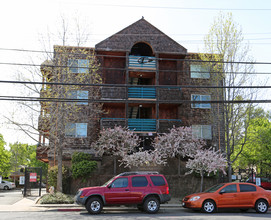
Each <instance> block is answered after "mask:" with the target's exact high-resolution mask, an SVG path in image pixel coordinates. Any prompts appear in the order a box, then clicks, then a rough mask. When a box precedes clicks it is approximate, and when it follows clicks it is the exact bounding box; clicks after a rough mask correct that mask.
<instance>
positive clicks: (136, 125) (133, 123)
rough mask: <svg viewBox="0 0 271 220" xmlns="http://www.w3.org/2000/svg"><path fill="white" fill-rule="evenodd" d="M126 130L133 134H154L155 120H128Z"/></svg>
mask: <svg viewBox="0 0 271 220" xmlns="http://www.w3.org/2000/svg"><path fill="white" fill-rule="evenodd" d="M128 128H129V130H133V131H135V132H156V119H141V118H135V119H134V118H129V119H128Z"/></svg>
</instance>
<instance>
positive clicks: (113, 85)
mask: <svg viewBox="0 0 271 220" xmlns="http://www.w3.org/2000/svg"><path fill="white" fill-rule="evenodd" d="M0 83H13V84H32V85H33V84H35V85H61V86H82V87H124V88H129V87H135V88H136V87H152V88H153V87H155V88H165V89H182V88H199V89H271V86H210V85H132V84H89V83H60V82H28V81H10V80H0Z"/></svg>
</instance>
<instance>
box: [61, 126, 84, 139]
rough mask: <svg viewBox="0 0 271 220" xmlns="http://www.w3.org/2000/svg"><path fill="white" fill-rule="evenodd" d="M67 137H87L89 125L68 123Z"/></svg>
mask: <svg viewBox="0 0 271 220" xmlns="http://www.w3.org/2000/svg"><path fill="white" fill-rule="evenodd" d="M65 136H66V137H87V123H67V124H66V126H65Z"/></svg>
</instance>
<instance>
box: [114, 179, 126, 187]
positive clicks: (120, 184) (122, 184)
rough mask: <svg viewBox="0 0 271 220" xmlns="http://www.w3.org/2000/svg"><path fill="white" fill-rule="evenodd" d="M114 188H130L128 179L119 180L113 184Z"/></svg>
mask: <svg viewBox="0 0 271 220" xmlns="http://www.w3.org/2000/svg"><path fill="white" fill-rule="evenodd" d="M111 186H112V188H123V187H128V178H127V177H124V178H118V179H116V180H115V181H114V182H113V183H112V185H111Z"/></svg>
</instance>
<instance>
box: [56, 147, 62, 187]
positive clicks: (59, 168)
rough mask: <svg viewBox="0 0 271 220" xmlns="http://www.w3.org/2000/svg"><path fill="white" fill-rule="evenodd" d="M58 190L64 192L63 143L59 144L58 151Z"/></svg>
mask: <svg viewBox="0 0 271 220" xmlns="http://www.w3.org/2000/svg"><path fill="white" fill-rule="evenodd" d="M57 168H58V172H57V191H58V192H62V145H61V144H59V146H58V152H57Z"/></svg>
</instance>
